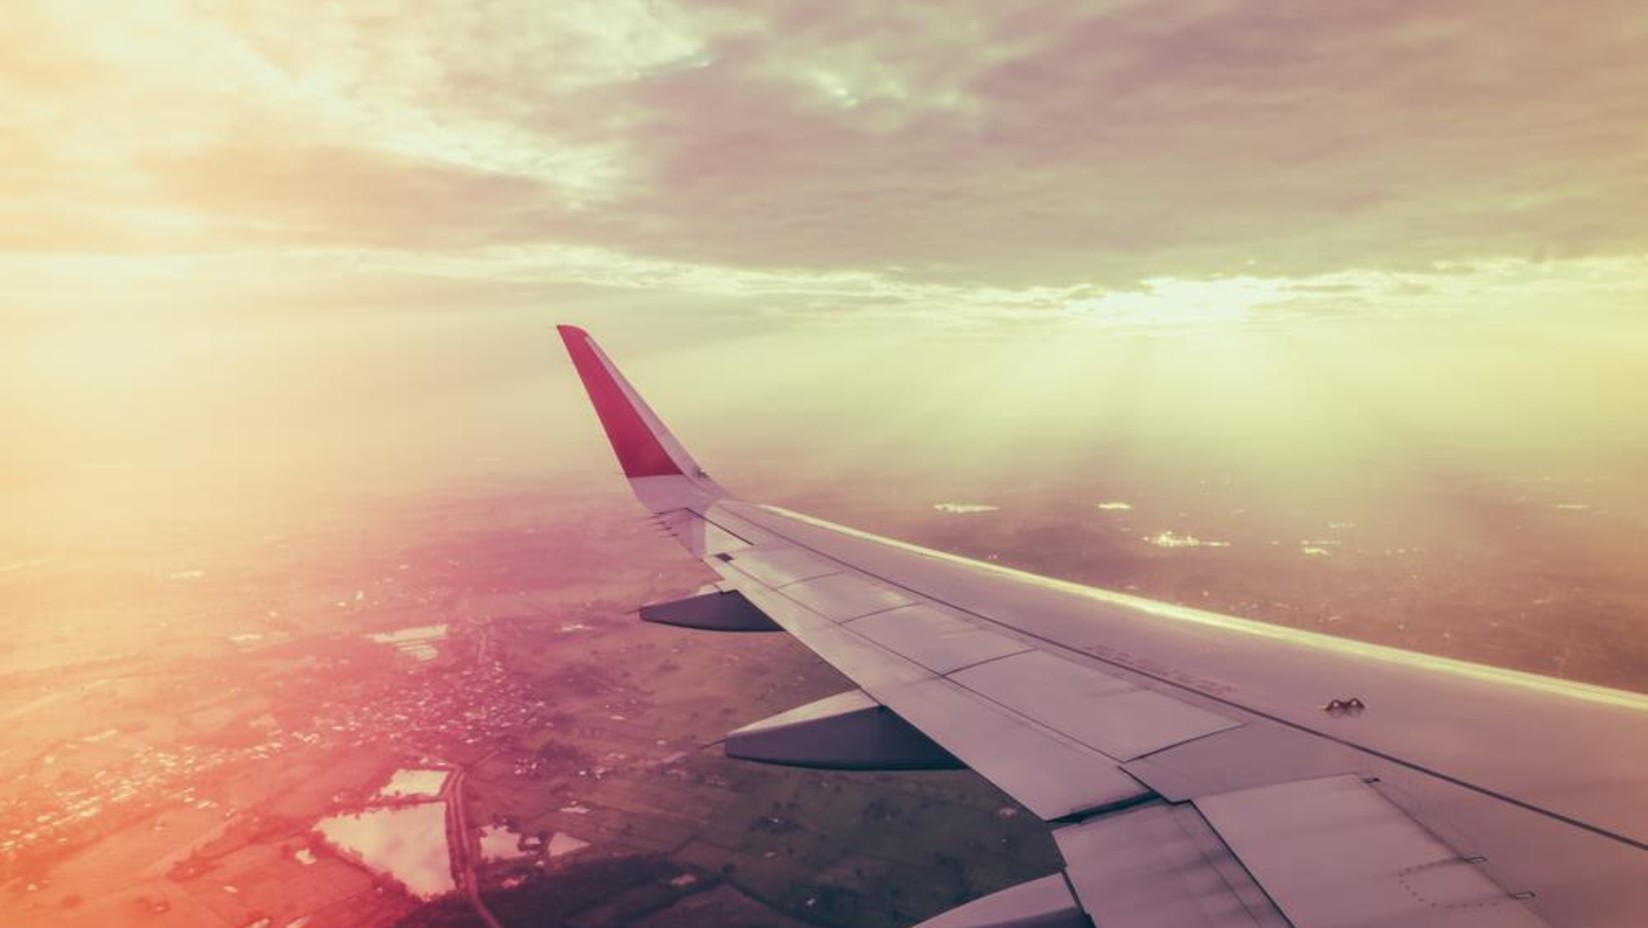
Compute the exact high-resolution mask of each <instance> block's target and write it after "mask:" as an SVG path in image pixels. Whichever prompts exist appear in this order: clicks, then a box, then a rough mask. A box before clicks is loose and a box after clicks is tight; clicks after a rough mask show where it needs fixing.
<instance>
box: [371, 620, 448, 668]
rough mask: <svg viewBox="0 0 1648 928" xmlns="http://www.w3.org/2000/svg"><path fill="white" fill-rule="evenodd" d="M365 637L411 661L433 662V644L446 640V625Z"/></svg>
mask: <svg viewBox="0 0 1648 928" xmlns="http://www.w3.org/2000/svg"><path fill="white" fill-rule="evenodd" d="M366 637H368V638H370V639H372V640H373V641H376V642H377V643H378V644H387V645H391V646H393V647H394V648H395V650H397V651H399V652H401V653H402V654H405V655H407V656H408V657H410V658H412V659H413V660H419V661H428V660H434V659H435V655H436V653H437V652H436V650H435V642H437V641H442V640H444V639H445V638H446V625H444V624H442V625H419V626H417V627H415V628H403V629H400V630H398V631H393V632H378V633H377V634H373V635H367V636H366Z"/></svg>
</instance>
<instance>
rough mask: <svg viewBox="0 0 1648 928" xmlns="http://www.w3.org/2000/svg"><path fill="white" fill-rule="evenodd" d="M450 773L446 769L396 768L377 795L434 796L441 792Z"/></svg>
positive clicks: (403, 796)
mask: <svg viewBox="0 0 1648 928" xmlns="http://www.w3.org/2000/svg"><path fill="white" fill-rule="evenodd" d="M450 775H451V771H447V770H397V771H395V773H394V775H393V776H391V777H390V778H389V782H388V783H387V784H386V785H385V786H384V788H383V789H380V790H378V795H379V796H381V797H383V798H385V799H398V798H416V797H429V798H434V797H436V796H439V795H440V794H441V788H442V787H444V786H445V785H446V778H447V777H448V776H450Z"/></svg>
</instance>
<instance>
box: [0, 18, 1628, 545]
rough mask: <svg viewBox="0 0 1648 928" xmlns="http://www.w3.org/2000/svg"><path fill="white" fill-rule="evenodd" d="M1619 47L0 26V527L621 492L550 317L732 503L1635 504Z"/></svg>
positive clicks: (750, 30)
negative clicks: (564, 484)
mask: <svg viewBox="0 0 1648 928" xmlns="http://www.w3.org/2000/svg"><path fill="white" fill-rule="evenodd" d="M1645 41H1648V15H1644V14H1643V13H1642V11H1641V5H1640V4H1639V3H1634V2H1615V0H1593V2H1589V3H1587V4H1585V5H1584V7H1583V10H1581V9H1578V8H1573V7H1564V6H1561V5H1553V4H1550V3H1544V2H1528V0H1494V2H1487V0H1477V2H1464V0H1428V2H1399V0H1397V2H1377V3H1357V4H1325V3H1304V2H1265V3H1261V2H1234V0H1176V2H1171V3H1168V2H1141V0H1107V2H1092V3H1056V4H1055V3H1006V2H972V0H963V2H955V3H943V4H936V3H925V4H919V3H909V4H906V3H889V2H883V0H876V2H864V0H844V2H839V3H810V2H781V0H774V2H752V3H731V2H728V3H723V2H714V0H700V2H692V3H670V2H663V0H658V2H627V0H606V2H600V3H595V2H574V0H558V2H555V3H538V2H514V0H492V2H455V0H451V2H449V0H431V2H426V3H418V4H411V5H407V4H392V3H376V2H352V3H333V2H298V0H282V2H228V0H219V2H204V0H200V2H194V0H125V2H121V3H109V2H76V0H13V2H10V3H8V4H7V5H6V11H5V13H4V15H3V20H0V209H3V210H4V218H5V222H4V223H0V282H3V283H4V286H5V296H4V299H3V300H0V332H3V334H4V339H3V341H0V362H3V364H0V367H3V368H4V370H3V372H0V428H3V429H4V431H5V434H6V435H7V445H8V449H9V453H8V454H7V455H5V460H3V461H0V502H3V503H4V506H5V509H6V511H7V512H10V513H12V514H13V517H14V518H13V524H25V523H27V524H31V525H33V524H41V523H50V522H55V521H57V520H58V519H60V518H64V517H66V514H67V509H65V508H64V507H66V506H71V505H72V506H73V507H77V508H78V510H80V511H96V512H97V513H99V514H100V515H101V516H102V517H104V518H110V519H112V518H115V517H117V516H123V515H125V514H127V513H129V512H134V511H136V510H137V509H139V508H143V507H148V508H150V509H159V510H165V509H168V508H174V507H176V506H178V505H181V504H182V503H184V502H186V501H191V500H193V501H195V502H197V503H198V502H199V501H201V500H210V501H212V503H213V505H220V506H221V505H233V501H234V500H236V499H242V498H246V497H248V496H251V495H255V494H262V495H264V496H267V497H270V498H274V499H287V498H297V497H298V496H300V495H301V492H302V491H303V490H304V489H305V488H311V487H313V486H315V485H317V484H319V483H321V482H327V483H329V485H330V484H341V485H343V486H346V487H347V486H355V487H365V486H368V485H372V486H385V485H393V486H405V487H407V488H418V487H424V486H428V485H432V484H434V483H443V484H448V483H453V482H459V483H461V482H463V481H465V480H478V479H481V477H483V476H485V475H488V474H497V473H499V472H503V473H508V474H511V475H516V476H526V475H531V474H542V475H543V477H544V479H546V480H548V479H555V477H556V475H584V476H590V475H597V476H599V475H608V474H609V473H610V472H611V470H612V465H611V463H610V461H609V460H608V459H606V458H605V457H600V455H604V449H602V447H601V446H600V444H599V435H598V432H596V430H595V429H594V427H593V422H592V419H591V418H590V417H589V414H588V412H587V410H585V409H583V408H582V405H581V398H580V397H579V396H578V395H577V393H576V387H575V384H574V382H573V381H572V379H571V377H570V373H569V372H568V371H567V369H566V365H565V362H564V359H563V358H562V357H561V356H560V355H559V348H558V345H557V344H556V342H555V339H554V335H553V330H552V327H553V325H554V324H555V323H559V322H573V323H578V324H581V325H584V326H585V327H587V328H589V329H590V330H591V331H592V332H594V333H595V335H596V336H597V337H598V338H599V339H601V340H602V342H603V343H604V344H605V345H606V347H607V348H608V350H609V352H610V353H612V354H614V355H615V356H616V357H617V358H618V359H619V361H620V362H621V363H623V364H624V366H625V367H626V369H627V370H629V371H630V373H631V375H632V377H633V379H635V380H636V381H637V383H638V384H640V385H641V386H642V387H643V388H644V389H646V391H647V392H648V395H649V396H650V397H651V398H652V399H653V401H654V405H655V406H657V407H659V409H660V412H662V413H664V415H665V418H666V419H668V420H669V421H671V422H672V423H673V424H675V425H676V430H677V432H679V433H681V434H682V437H683V438H684V439H686V440H687V442H688V444H689V446H692V447H694V450H695V452H697V453H698V456H699V458H700V459H701V460H703V461H705V462H706V463H707V464H711V465H713V468H714V469H716V470H718V471H726V470H728V469H733V470H735V471H736V470H737V469H738V468H739V467H745V468H746V469H747V470H749V471H750V472H752V473H755V474H756V476H755V477H753V478H752V479H753V480H754V481H755V482H757V483H760V482H761V481H762V480H765V479H766V478H765V477H764V476H761V475H762V474H766V473H768V472H771V471H773V470H782V469H785V468H788V473H789V474H790V475H791V476H792V477H793V476H795V475H797V474H799V475H800V477H802V478H806V479H819V480H823V479H836V478H839V477H842V476H844V475H845V476H848V477H851V476H855V475H856V476H858V477H862V476H863V475H864V474H867V473H874V468H875V467H876V466H878V464H885V463H887V462H895V461H896V462H897V463H898V464H899V466H901V467H904V468H907V469H909V470H911V471H912V472H914V473H917V474H922V475H926V474H935V473H941V472H946V471H953V470H959V471H962V472H979V473H983V472H986V471H991V472H995V473H997V474H998V475H999V474H1003V473H1011V474H1021V473H1026V472H1029V471H1031V470H1033V469H1035V468H1038V467H1047V468H1051V467H1053V466H1054V465H1057V467H1059V468H1066V469H1067V470H1066V471H1064V472H1068V469H1070V468H1080V467H1081V466H1082V463H1081V462H1082V461H1083V460H1084V459H1085V458H1084V455H1088V454H1090V453H1092V452H1093V451H1094V450H1095V449H1097V448H1101V447H1112V448H1114V447H1115V445H1116V443H1117V442H1129V443H1131V444H1130V447H1132V446H1136V447H1138V448H1141V449H1142V448H1146V447H1151V448H1155V449H1158V450H1157V451H1156V452H1155V453H1156V454H1158V455H1159V456H1160V457H1161V458H1162V459H1164V460H1165V459H1183V458H1185V457H1187V456H1194V457H1195V458H1196V459H1198V460H1201V461H1208V462H1223V463H1224V464H1225V466H1228V467H1230V468H1234V469H1237V470H1239V471H1240V470H1245V471H1249V472H1254V473H1273V474H1274V473H1276V472H1278V468H1281V469H1283V470H1287V469H1288V468H1289V467H1295V466H1297V467H1299V468H1304V465H1303V464H1300V462H1305V463H1306V464H1309V465H1310V467H1309V468H1304V469H1310V470H1311V472H1312V474H1314V475H1315V476H1314V478H1313V479H1315V478H1322V477H1323V475H1328V476H1333V477H1335V479H1341V480H1345V479H1354V477H1355V476H1356V475H1358V474H1364V473H1366V472H1367V471H1368V469H1369V467H1370V466H1373V465H1372V464H1371V463H1370V462H1376V463H1377V466H1378V467H1379V468H1380V469H1381V470H1390V469H1392V468H1396V469H1399V470H1402V472H1404V473H1405V472H1408V471H1413V470H1418V469H1422V468H1423V467H1424V466H1430V465H1432V464H1435V462H1437V461H1438V460H1442V459H1446V460H1447V462H1448V463H1447V466H1448V467H1449V468H1455V469H1457V468H1466V469H1468V470H1474V471H1479V472H1489V473H1499V474H1506V473H1513V472H1515V473H1520V472H1522V471H1524V470H1527V469H1528V468H1530V467H1544V466H1547V465H1548V464H1549V463H1550V462H1552V461H1559V460H1565V461H1572V460H1576V459H1578V460H1588V461H1602V462H1605V463H1607V464H1608V465H1609V466H1611V467H1614V468H1615V469H1616V470H1619V471H1621V472H1624V471H1626V470H1628V469H1629V468H1632V467H1636V466H1638V465H1641V464H1642V463H1643V461H1644V455H1645V454H1648V449H1645V448H1644V446H1643V444H1642V443H1641V440H1640V439H1641V433H1642V431H1643V426H1642V423H1643V422H1644V421H1645V420H1644V418H1643V417H1644V415H1645V414H1648V400H1645V399H1644V396H1645V395H1648V389H1644V385H1645V381H1648V376H1645V375H1644V374H1643V373H1642V369H1643V367H1644V364H1643V359H1644V358H1648V324H1645V323H1648V319H1645V301H1648V223H1645V222H1643V219H1642V217H1644V216H1648V57H1644V56H1643V55H1642V54H1641V48H1642V47H1643V46H1644V43H1645ZM1461 458H1463V459H1466V460H1465V461H1464V463H1461ZM798 462H799V464H798ZM1398 462H1405V463H1402V464H1401V465H1400V466H1399V464H1398ZM1534 462H1536V463H1534ZM757 465H760V466H759V467H758V466H757ZM763 468H765V469H764V470H763ZM798 468H799V469H798ZM1289 472H1290V473H1291V471H1289ZM794 485H795V484H794V482H792V483H790V484H786V486H794Z"/></svg>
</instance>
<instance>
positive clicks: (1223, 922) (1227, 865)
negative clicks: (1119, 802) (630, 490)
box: [1053, 802, 1292, 928]
mask: <svg viewBox="0 0 1648 928" xmlns="http://www.w3.org/2000/svg"><path fill="white" fill-rule="evenodd" d="M1053 840H1054V841H1055V842H1056V843H1057V844H1058V847H1059V853H1060V854H1062V855H1064V860H1065V872H1066V874H1067V875H1068V876H1069V878H1070V883H1071V885H1072V886H1074V887H1075V890H1076V895H1077V897H1078V898H1079V899H1080V901H1081V904H1082V907H1083V908H1085V909H1086V910H1087V912H1088V913H1089V914H1091V915H1092V916H1093V920H1094V922H1095V923H1096V924H1099V925H1103V926H1104V928H1292V926H1290V925H1289V924H1288V921H1287V919H1286V918H1283V917H1282V913H1281V912H1280V911H1279V910H1278V909H1277V908H1276V906H1275V904H1274V903H1272V902H1271V901H1270V898H1269V897H1268V896H1266V895H1265V892H1264V890H1263V889H1262V888H1261V887H1260V886H1259V885H1258V883H1256V882H1254V879H1253V877H1252V876H1251V875H1249V874H1248V872H1247V870H1246V869H1244V868H1243V867H1242V865H1241V863H1240V862H1239V861H1238V860H1237V859H1236V856H1235V855H1234V854H1232V853H1231V852H1230V848H1229V847H1227V846H1226V845H1225V843H1224V842H1223V841H1221V840H1219V836H1218V835H1217V834H1215V833H1214V831H1213V829H1212V828H1211V827H1209V826H1208V824H1207V822H1206V821H1205V820H1203V819H1202V817H1201V816H1200V815H1198V814H1197V813H1196V810H1195V809H1193V808H1191V807H1190V806H1172V805H1167V804H1165V803H1160V802H1157V803H1151V804H1149V805H1145V806H1140V807H1139V808H1136V809H1129V810H1126V811H1124V812H1119V813H1117V814H1115V815H1109V816H1105V817H1104V818H1101V819H1097V820H1095V821H1092V822H1084V823H1083V824H1080V825H1073V826H1070V827H1068V828H1060V829H1058V830H1057V831H1055V832H1053Z"/></svg>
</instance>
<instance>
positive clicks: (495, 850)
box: [481, 825, 527, 860]
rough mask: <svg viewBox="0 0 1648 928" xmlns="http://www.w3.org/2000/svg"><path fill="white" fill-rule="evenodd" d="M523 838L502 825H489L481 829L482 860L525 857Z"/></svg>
mask: <svg viewBox="0 0 1648 928" xmlns="http://www.w3.org/2000/svg"><path fill="white" fill-rule="evenodd" d="M526 853H527V852H526V851H524V850H522V849H521V836H520V835H519V834H517V833H515V832H513V831H510V830H509V829H508V828H506V827H504V826H502V825H488V826H486V827H485V828H482V829H481V858H482V859H483V860H514V859H515V858H517V857H525V856H526Z"/></svg>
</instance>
